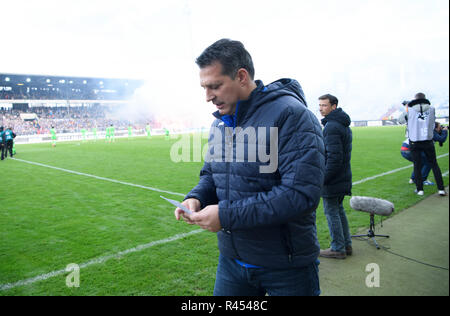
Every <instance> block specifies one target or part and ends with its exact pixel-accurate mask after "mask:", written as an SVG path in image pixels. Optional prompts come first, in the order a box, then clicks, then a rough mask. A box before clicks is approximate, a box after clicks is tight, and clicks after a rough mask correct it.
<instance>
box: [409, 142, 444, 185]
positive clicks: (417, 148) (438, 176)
mask: <svg viewBox="0 0 450 316" xmlns="http://www.w3.org/2000/svg"><path fill="white" fill-rule="evenodd" d="M409 149H410V151H411V158H412V161H413V163H414V175H415V182H416V188H417V191H423V178H422V173H421V172H420V171H421V169H422V158H421V155H422V153H424V154H425V156H426V157H427V160H428V162H429V164H430V166H431V169H432V170H433V174H434V179H435V180H436V184H437V187H438V189H439V190H444V189H445V188H444V180H443V179H442V173H441V168H439V165H438V163H437V160H436V149H435V148H434V142H433V141H432V140H428V141H423V142H413V141H410V147H409Z"/></svg>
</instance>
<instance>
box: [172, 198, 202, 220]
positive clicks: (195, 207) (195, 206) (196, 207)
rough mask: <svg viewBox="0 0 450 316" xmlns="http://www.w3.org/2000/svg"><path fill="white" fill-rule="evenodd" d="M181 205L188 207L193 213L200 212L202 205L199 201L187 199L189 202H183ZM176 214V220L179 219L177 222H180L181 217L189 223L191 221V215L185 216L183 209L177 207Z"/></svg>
mask: <svg viewBox="0 0 450 316" xmlns="http://www.w3.org/2000/svg"><path fill="white" fill-rule="evenodd" d="M181 204H182V205H184V206H186V207H187V208H188V209H189V210H191V211H192V212H198V211H200V207H201V203H200V201H199V200H197V199H187V200H185V201H183V202H182V203H181ZM174 214H175V218H176V219H177V221H178V220H180V218H181V216H183V218H184V219H185V220H186V221H187V222H188V223H189V220H188V216H189V215H188V214H185V213H184V211H183V210H182V209H181V208H179V207H177V208H176V209H175V212H174ZM189 224H193V223H189Z"/></svg>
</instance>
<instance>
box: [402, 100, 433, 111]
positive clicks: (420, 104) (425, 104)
mask: <svg viewBox="0 0 450 316" xmlns="http://www.w3.org/2000/svg"><path fill="white" fill-rule="evenodd" d="M408 107H410V108H413V109H414V110H416V111H417V112H421V113H422V112H425V111H428V110H429V109H430V107H431V103H430V101H428V100H427V99H417V100H413V101H411V102H409V103H408Z"/></svg>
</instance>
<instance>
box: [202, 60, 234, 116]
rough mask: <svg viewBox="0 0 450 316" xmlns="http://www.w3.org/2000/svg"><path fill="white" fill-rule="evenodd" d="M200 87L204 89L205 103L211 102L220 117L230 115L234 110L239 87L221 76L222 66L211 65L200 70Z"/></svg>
mask: <svg viewBox="0 0 450 316" xmlns="http://www.w3.org/2000/svg"><path fill="white" fill-rule="evenodd" d="M200 85H201V86H202V87H203V88H204V89H205V92H206V102H210V101H211V102H212V103H214V105H215V106H216V108H217V109H218V110H219V113H220V115H231V114H234V111H235V110H236V104H237V102H238V101H239V95H240V92H241V86H240V85H239V81H238V79H237V77H236V79H234V80H233V79H231V78H230V77H229V76H227V75H223V74H222V65H221V64H220V63H219V62H216V63H213V64H212V65H210V66H206V67H204V68H201V69H200Z"/></svg>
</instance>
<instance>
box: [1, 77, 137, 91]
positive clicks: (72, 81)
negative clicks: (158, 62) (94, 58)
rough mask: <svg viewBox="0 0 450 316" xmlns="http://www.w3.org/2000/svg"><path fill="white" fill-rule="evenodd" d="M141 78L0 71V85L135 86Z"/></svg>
mask: <svg viewBox="0 0 450 316" xmlns="http://www.w3.org/2000/svg"><path fill="white" fill-rule="evenodd" d="M143 82H144V81H143V80H136V79H125V78H100V77H74V76H52V75H32V74H13V73H0V86H10V85H23V86H34V87H36V86H40V85H41V86H48V85H49V84H50V85H67V84H69V85H97V86H104V87H109V88H112V87H119V86H130V88H133V89H135V88H137V87H139V86H141V85H142V84H143Z"/></svg>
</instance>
